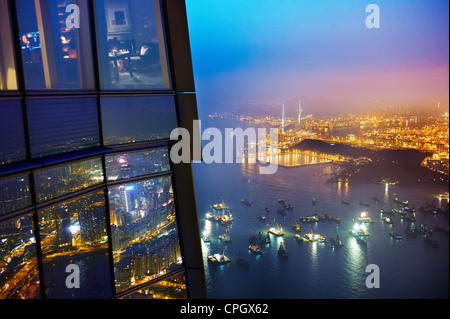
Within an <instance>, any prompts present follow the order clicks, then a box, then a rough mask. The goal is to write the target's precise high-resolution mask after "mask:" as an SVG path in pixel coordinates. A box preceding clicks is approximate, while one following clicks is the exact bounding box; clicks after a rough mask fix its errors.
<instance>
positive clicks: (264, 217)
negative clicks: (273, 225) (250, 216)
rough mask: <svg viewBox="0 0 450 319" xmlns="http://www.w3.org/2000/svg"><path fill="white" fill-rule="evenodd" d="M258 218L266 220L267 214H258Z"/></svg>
mask: <svg viewBox="0 0 450 319" xmlns="http://www.w3.org/2000/svg"><path fill="white" fill-rule="evenodd" d="M256 218H258V219H259V220H261V221H265V220H266V216H264V215H258V216H256Z"/></svg>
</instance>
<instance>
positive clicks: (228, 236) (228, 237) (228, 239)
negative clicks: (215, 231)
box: [219, 228, 231, 243]
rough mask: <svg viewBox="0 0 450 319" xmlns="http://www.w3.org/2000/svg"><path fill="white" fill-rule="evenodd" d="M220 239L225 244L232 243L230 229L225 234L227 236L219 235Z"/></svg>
mask: <svg viewBox="0 0 450 319" xmlns="http://www.w3.org/2000/svg"><path fill="white" fill-rule="evenodd" d="M219 239H220V240H221V241H222V242H224V243H230V242H231V237H230V235H229V234H228V228H227V230H226V232H225V234H222V235H219Z"/></svg>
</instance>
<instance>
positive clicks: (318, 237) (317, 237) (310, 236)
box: [303, 230, 325, 243]
mask: <svg viewBox="0 0 450 319" xmlns="http://www.w3.org/2000/svg"><path fill="white" fill-rule="evenodd" d="M303 238H305V239H306V240H307V241H311V242H319V243H323V242H325V237H323V236H322V235H320V234H314V232H313V231H312V230H311V231H310V232H309V233H307V234H305V235H303Z"/></svg>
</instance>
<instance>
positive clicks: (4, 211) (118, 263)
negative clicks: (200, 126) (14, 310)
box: [0, 0, 206, 299]
mask: <svg viewBox="0 0 450 319" xmlns="http://www.w3.org/2000/svg"><path fill="white" fill-rule="evenodd" d="M69 4H75V5H76V7H77V10H70V9H68V5H69ZM78 22H79V23H78ZM0 39H1V40H0V113H1V116H0V238H1V240H0V283H1V284H2V287H6V288H4V289H3V288H2V289H1V290H0V299H6V298H44V299H45V298H127V297H129V296H130V295H132V294H133V293H134V292H135V291H137V290H142V291H144V290H145V291H152V290H153V289H154V288H153V287H154V286H155V285H158V283H159V282H160V281H162V280H166V279H167V278H168V277H177V278H185V283H184V284H185V285H186V290H187V296H188V297H189V298H204V297H206V285H205V279H204V269H203V258H202V252H201V244H200V243H201V241H200V233H199V227H198V219H197V207H196V203H195V194H194V185H193V182H192V180H193V178H192V167H191V164H190V163H180V164H174V163H171V162H170V160H169V156H168V154H169V153H170V147H171V143H170V133H171V132H172V130H173V129H175V128H177V127H183V128H186V129H188V130H189V131H190V132H192V130H193V129H192V123H193V120H196V119H197V117H198V116H197V104H196V94H195V85H194V77H193V71H192V61H191V54H190V43H189V33H188V29H187V17H186V8H185V1H182V0H77V1H71V0H69V1H68V0H1V1H0ZM191 135H192V134H191ZM136 244H139V245H137V246H136V247H138V246H139V247H141V249H140V250H139V252H137V253H134V250H133V249H132V248H131V247H132V246H133V245H136ZM18 247H20V249H18ZM2 260H5V261H6V260H10V261H11V262H9V263H4V262H1V261H2ZM16 261H20V262H16ZM181 261H182V262H181ZM68 262H73V263H76V264H79V265H83V269H82V276H83V278H84V279H83V280H82V281H81V288H80V290H78V291H77V292H76V293H74V292H73V291H69V290H67V289H69V288H65V287H64V284H61V282H60V281H61V278H66V277H67V275H68V274H67V273H66V272H65V267H66V266H67V263H68ZM174 263H175V264H176V265H177V266H178V267H170V265H171V264H172V265H173V264H174ZM11 265H14V267H12V266H11ZM25 269H26V271H25ZM150 272H151V273H153V275H152V276H147V275H148V274H149V273H150ZM22 273H26V274H27V276H26V277H21V274H22ZM162 274H164V275H162ZM16 277H17V278H21V279H20V280H12V279H11V278H16Z"/></svg>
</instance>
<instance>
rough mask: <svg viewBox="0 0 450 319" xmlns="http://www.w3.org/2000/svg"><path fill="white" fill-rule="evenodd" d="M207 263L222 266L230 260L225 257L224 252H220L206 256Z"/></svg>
mask: <svg viewBox="0 0 450 319" xmlns="http://www.w3.org/2000/svg"><path fill="white" fill-rule="evenodd" d="M208 261H209V262H211V263H213V264H218V265H223V264H227V263H229V262H231V260H230V258H228V257H227V256H225V252H222V254H214V255H210V256H208Z"/></svg>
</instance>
